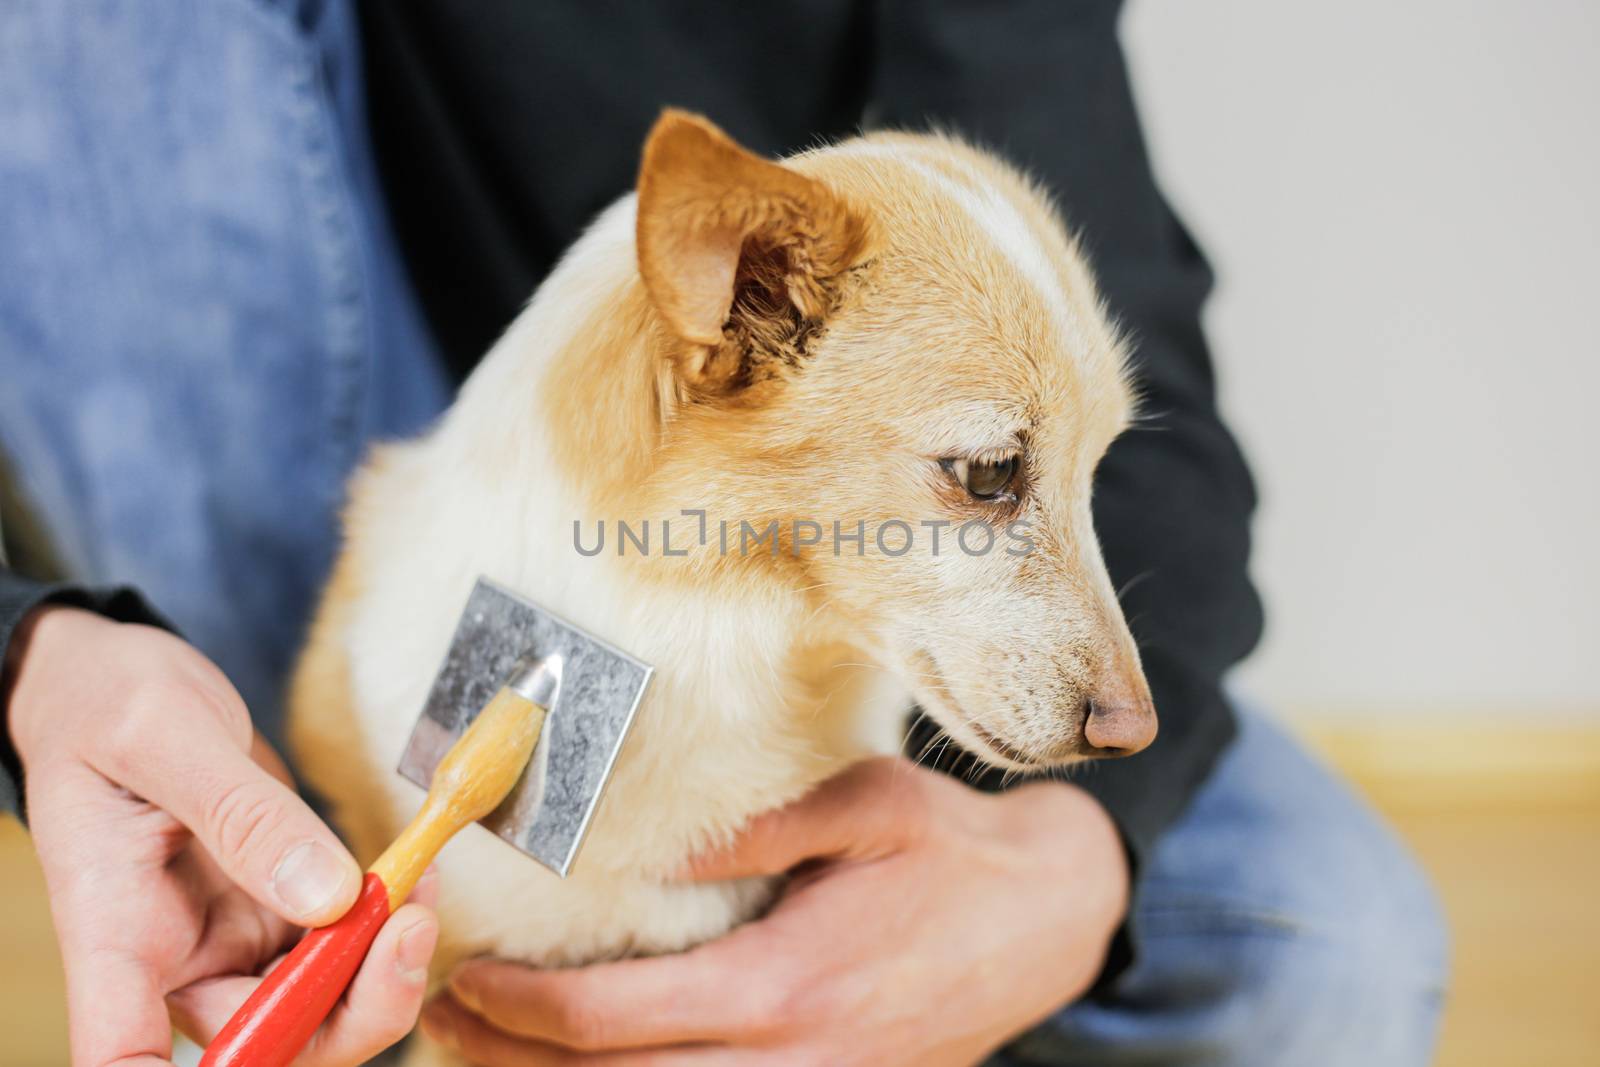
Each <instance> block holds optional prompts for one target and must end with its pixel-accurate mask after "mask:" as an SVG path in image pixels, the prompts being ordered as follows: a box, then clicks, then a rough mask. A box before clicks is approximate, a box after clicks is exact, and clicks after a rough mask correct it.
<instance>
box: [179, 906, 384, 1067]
mask: <svg viewBox="0 0 1600 1067" xmlns="http://www.w3.org/2000/svg"><path fill="white" fill-rule="evenodd" d="M388 917H389V890H388V889H387V888H386V887H385V886H384V884H383V879H381V878H379V877H378V876H377V875H375V874H368V875H367V876H366V878H365V879H364V880H363V881H362V883H361V895H360V896H359V897H357V898H356V902H355V905H354V906H353V907H352V908H351V909H350V910H349V911H347V912H345V914H344V917H343V918H341V919H340V920H339V921H338V922H336V923H332V924H330V925H328V926H324V927H321V928H319V929H316V930H312V931H311V932H310V933H308V934H306V936H305V937H303V938H301V940H300V943H299V944H298V945H296V946H295V947H294V951H293V952H291V953H289V955H288V957H287V958H285V959H284V961H283V962H282V963H280V964H278V966H277V967H275V968H273V971H272V973H271V974H269V975H267V976H266V977H265V978H263V979H262V980H261V984H260V985H258V986H256V990H255V992H254V993H251V994H250V996H249V998H248V999H246V1000H245V1002H244V1003H243V1004H242V1005H240V1006H239V1010H238V1011H236V1012H234V1013H233V1018H231V1019H229V1020H228V1025H227V1026H224V1027H223V1028H222V1032H221V1033H219V1034H218V1035H217V1036H216V1038H215V1039H213V1040H212V1042H211V1044H210V1045H209V1046H208V1047H207V1048H206V1054H205V1055H204V1056H202V1057H201V1058H200V1067H286V1065H287V1064H288V1063H290V1062H291V1061H292V1060H293V1059H294V1058H295V1057H296V1056H297V1055H299V1054H300V1050H301V1049H303V1048H305V1045H306V1042H307V1041H310V1040H311V1035H312V1034H314V1033H316V1032H317V1027H319V1026H321V1025H322V1020H324V1019H326V1018H327V1017H328V1013H329V1012H331V1011H332V1010H333V1006H334V1005H335V1004H337V1003H339V997H340V996H342V995H343V993H344V991H345V988H346V987H347V986H349V985H350V979H352V978H354V977H355V974H356V971H357V970H358V969H359V968H360V967H361V961H362V960H364V959H366V958H367V949H369V948H371V947H372V939H373V938H375V937H377V936H378V930H379V928H381V927H382V926H383V922H384V920H385V919H387V918H388Z"/></svg>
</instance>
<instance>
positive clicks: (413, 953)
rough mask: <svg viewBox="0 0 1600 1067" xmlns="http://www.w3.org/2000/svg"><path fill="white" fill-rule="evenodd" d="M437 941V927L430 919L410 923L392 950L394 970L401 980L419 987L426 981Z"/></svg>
mask: <svg viewBox="0 0 1600 1067" xmlns="http://www.w3.org/2000/svg"><path fill="white" fill-rule="evenodd" d="M438 940H439V925H438V924H437V923H435V922H433V921H432V920H431V919H423V920H422V921H420V922H415V923H412V924H411V925H410V926H408V927H407V928H406V929H405V932H403V933H402V934H401V935H400V944H399V945H398V946H396V947H395V950H394V965H395V969H396V970H398V971H399V972H400V977H401V979H402V980H404V981H405V982H407V983H408V984H410V985H421V984H422V983H423V982H426V981H427V980H428V963H429V962H430V961H431V960H432V959H433V946H434V944H435V943H436V942H437V941H438Z"/></svg>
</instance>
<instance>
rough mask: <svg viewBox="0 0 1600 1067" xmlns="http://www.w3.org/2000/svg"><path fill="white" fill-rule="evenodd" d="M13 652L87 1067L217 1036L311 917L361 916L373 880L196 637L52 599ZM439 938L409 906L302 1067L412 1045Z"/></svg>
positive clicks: (14, 701) (15, 693)
mask: <svg viewBox="0 0 1600 1067" xmlns="http://www.w3.org/2000/svg"><path fill="white" fill-rule="evenodd" d="M19 642H20V643H19ZM13 652H14V655H15V658H14V659H13V660H12V663H11V668H10V672H9V677H10V678H11V684H10V687H9V688H10V698H9V703H8V704H0V707H6V708H7V709H8V710H7V724H8V725H9V728H10V730H11V736H12V739H13V743H14V744H15V746H16V749H17V752H18V754H19V755H20V756H21V758H22V762H23V767H24V770H25V772H26V786H27V801H28V815H29V824H30V828H31V830H32V833H33V842H34V846H35V848H36V849H37V850H38V853H39V859H40V862H41V865H42V866H43V868H44V875H45V882H46V885H47V887H48V890H49V894H50V909H51V913H52V915H53V917H54V919H55V927H56V936H57V938H58V940H59V942H60V945H61V954H62V959H63V962H64V964H65V967H66V974H67V1000H68V1007H69V1014H70V1025H71V1037H72V1054H73V1062H74V1064H77V1065H80V1067H101V1065H107V1064H117V1065H119V1067H134V1065H139V1067H145V1065H152V1067H153V1065H156V1064H162V1063H166V1062H167V1061H168V1060H169V1058H170V1057H171V1054H172V1026H173V1025H176V1026H177V1027H178V1028H179V1029H180V1030H181V1031H183V1032H184V1033H185V1034H187V1035H188V1036H190V1037H192V1038H194V1039H195V1040H197V1041H208V1040H210V1038H211V1037H212V1036H213V1035H215V1034H216V1032H217V1031H218V1030H220V1029H221V1028H222V1026H223V1024H224V1023H226V1022H227V1020H228V1018H229V1017H230V1016H231V1015H232V1014H233V1011H234V1010H235V1009H236V1008H237V1007H238V1006H239V1005H240V1004H241V1003H243V1001H244V999H245V997H246V996H248V995H249V993H250V991H251V990H252V989H253V988H254V987H255V986H256V984H257V983H258V981H259V979H258V978H257V977H255V976H256V975H257V974H258V973H259V972H260V970H261V969H262V968H263V965H265V964H267V963H268V962H269V961H270V960H272V959H273V958H274V957H275V956H277V955H278V954H279V953H280V952H281V951H283V950H284V949H285V948H286V947H288V945H289V944H290V942H291V941H292V940H293V939H294V934H295V933H296V930H295V926H296V925H302V926H315V925H321V924H324V923H328V922H331V921H333V920H334V919H336V918H338V917H339V916H340V915H341V914H343V913H344V912H345V910H346V909H348V908H349V906H350V905H351V904H352V903H353V902H354V901H355V899H356V894H357V893H358V891H359V889H360V882H361V872H360V870H359V869H358V868H357V866H356V863H355V861H354V860H353V859H352V858H351V857H350V855H349V853H348V852H346V851H345V849H344V847H343V846H342V845H341V844H340V843H339V840H338V838H336V837H335V836H334V834H333V832H332V831H331V830H329V829H328V827H326V826H325V825H323V823H322V822H321V821H320V820H319V819H318V818H317V817H316V816H315V815H314V814H313V813H312V812H311V809H310V808H308V807H307V806H306V804H305V802H304V801H302V800H301V799H300V798H299V797H298V796H297V795H295V793H294V791H293V790H292V788H290V786H289V785H288V784H287V783H288V781H289V778H288V774H287V772H286V771H285V770H284V768H283V765H282V763H281V762H279V761H278V759H277V756H276V755H275V754H274V753H273V752H272V750H271V748H270V747H269V746H268V745H266V744H265V742H263V741H262V740H261V738H260V737H259V736H257V735H256V734H255V731H254V730H253V728H252V727H251V724H250V716H249V713H248V712H247V711H246V709H245V706H244V703H243V701H241V700H240V698H239V695H238V693H236V692H235V691H234V689H233V686H232V685H230V684H229V683H228V680H227V679H226V678H225V677H223V675H222V673H221V672H220V671H219V670H218V669H217V668H216V667H215V666H214V665H212V664H211V663H210V662H209V661H208V660H207V659H206V658H205V657H204V656H202V655H201V654H200V653H199V652H197V651H195V650H194V649H193V648H191V647H190V646H189V645H187V644H185V643H184V642H183V641H181V640H179V639H178V638H176V637H173V636H172V635H170V634H168V633H165V632H164V631H161V630H158V629H154V628H151V627H147V626H134V625H126V624H121V623H115V622H111V621H110V620H107V619H104V618H101V617H100V616H98V615H93V614H90V613H88V612H85V611H80V610H77V609H74V608H65V607H50V606H47V607H44V608H41V609H39V610H37V611H35V612H33V613H32V614H31V615H30V616H29V617H28V619H27V620H26V621H25V622H24V624H23V629H22V630H20V631H19V632H18V635H17V637H16V639H15V640H14V642H13ZM4 699H5V694H4V693H0V700H4ZM420 895H421V894H419V896H420ZM437 935H438V926H437V923H436V921H435V919H434V917H433V914H432V912H431V911H429V910H428V908H427V907H425V906H423V905H422V904H419V903H411V904H407V905H406V906H404V907H402V908H400V909H398V910H396V911H395V913H394V915H392V916H391V917H390V918H389V920H388V922H387V923H386V924H385V926H384V927H383V929H382V931H380V932H379V934H378V938H377V940H376V941H375V942H374V943H373V946H372V949H371V951H370V952H369V954H368V956H367V959H366V961H365V963H364V964H363V965H362V967H361V970H360V971H359V972H358V974H357V975H356V978H355V981H354V982H353V983H352V985H351V987H350V991H349V993H348V995H347V997H346V1000H345V1001H344V1002H343V1003H342V1004H341V1006H340V1007H339V1008H338V1009H336V1011H335V1012H334V1014H333V1015H332V1016H331V1017H330V1018H329V1019H328V1021H327V1022H326V1023H325V1024H324V1026H323V1028H322V1029H321V1030H320V1031H318V1033H317V1036H316V1037H315V1038H314V1039H313V1042H312V1044H311V1045H310V1046H309V1047H308V1049H307V1052H306V1054H305V1057H304V1059H302V1060H300V1061H297V1062H299V1063H303V1064H305V1065H307V1067H334V1065H341V1064H356V1063H361V1062H364V1061H365V1060H367V1059H368V1058H370V1057H371V1056H372V1055H374V1054H375V1053H377V1052H379V1051H380V1050H382V1049H384V1048H386V1047H387V1046H389V1045H391V1044H393V1043H394V1042H395V1041H397V1040H399V1039H400V1038H401V1037H402V1036H403V1035H404V1034H405V1033H406V1032H407V1031H408V1030H410V1028H411V1025H412V1023H413V1022H414V1021H415V1019H416V1016H417V1011H418V1008H419V1007H420V1006H421V1003H422V996H423V992H424V988H425V985H426V971H427V965H428V961H429V959H430V958H431V956H432V954H433V946H434V942H435V940H436V938H437ZM169 1013H170V1014H169Z"/></svg>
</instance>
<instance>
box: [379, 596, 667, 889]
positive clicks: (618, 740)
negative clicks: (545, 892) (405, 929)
mask: <svg viewBox="0 0 1600 1067" xmlns="http://www.w3.org/2000/svg"><path fill="white" fill-rule="evenodd" d="M552 660H554V661H555V662H557V663H559V667H558V668H557V669H556V670H555V671H554V672H552V671H551V670H550V669H549V667H548V663H549V662H550V661H552ZM651 671H652V668H651V667H650V666H649V665H648V664H645V663H641V662H640V661H639V660H637V659H635V658H633V657H632V656H630V655H628V654H627V653H626V652H623V651H622V650H620V649H618V648H616V647H614V646H612V645H610V644H607V643H606V642H604V641H602V640H600V639H599V638H598V637H595V636H593V635H591V634H588V633H585V632H584V631H582V630H580V629H578V628H577V627H576V626H573V625H572V624H571V623H569V622H566V621H564V620H562V619H559V618H557V617H556V616H554V615H552V614H550V613H549V612H548V611H545V610H544V609H543V608H541V607H539V606H538V605H536V604H534V603H532V602H531V601H528V600H525V599H524V598H522V597H520V596H517V595H516V594H515V593H512V592H510V591H509V590H507V589H505V588H503V587H501V586H498V585H496V584H494V583H493V582H490V581H488V580H487V579H483V578H480V579H478V584H477V585H476V586H474V587H473V590H472V595H471V596H470V597H468V598H467V606H466V609H465V610H464V611H463V612H462V613H461V620H460V621H459V622H458V623H457V624H456V632H455V636H454V637H453V638H452V639H451V641H450V648H449V650H448V651H447V652H446V653H445V657H444V663H443V664H442V665H441V666H440V668H439V673H438V675H437V676H436V677H435V678H434V680H433V689H432V691H431V692H429V694H428V702H427V704H426V705H425V706H424V707H423V709H422V716H421V718H419V719H418V720H417V725H416V727H415V728H414V729H413V730H412V731H411V740H410V741H409V742H408V743H407V744H406V750H405V754H404V755H403V756H401V758H400V768H399V770H400V773H401V774H402V775H404V776H405V777H406V778H408V779H410V780H411V781H413V782H415V783H416V784H417V785H419V786H421V787H422V788H424V789H426V788H427V787H428V783H429V782H430V781H431V780H432V778H433V769H434V767H435V766H437V765H438V763H439V760H440V759H441V758H443V756H444V754H445V752H447V751H448V750H449V748H450V746H451V745H452V744H454V743H455V740H456V738H458V737H460V736H461V734H462V733H463V732H465V731H466V728H467V727H468V726H469V725H471V724H472V720H473V719H474V718H476V717H477V715H478V712H479V711H481V710H482V709H483V706H484V705H485V704H487V703H488V702H489V699H490V698H491V697H493V696H494V695H495V693H496V692H498V691H499V690H500V687H501V686H503V685H507V684H510V685H512V686H513V688H516V687H517V685H518V684H519V683H521V684H524V685H526V686H530V687H534V688H536V689H537V690H538V691H537V693H534V692H523V693H522V695H523V696H526V697H528V698H529V699H531V700H534V701H535V702H537V703H539V704H541V705H543V706H546V707H548V708H549V714H548V715H547V716H546V718H545V724H544V730H543V732H542V733H541V734H540V736H539V743H538V745H537V746H535V748H534V750H533V757H532V758H531V759H530V760H529V761H528V769H527V770H525V771H524V772H523V774H522V780H521V781H520V782H518V783H517V786H516V788H515V789H513V790H512V791H511V795H510V796H508V797H506V799H505V801H504V803H502V804H501V805H500V806H499V807H498V808H496V809H495V810H494V811H493V812H491V813H490V814H489V815H487V816H485V817H484V818H483V819H482V820H480V821H481V822H482V824H483V825H484V826H486V827H488V828H489V829H490V830H492V831H493V832H494V833H495V834H496V835H498V836H499V837H500V838H502V839H503V840H505V841H507V842H509V843H510V844H511V845H514V846H515V847H516V848H518V849H520V850H521V851H523V852H525V853H527V854H528V855H529V856H532V857H533V858H534V859H536V860H538V861H539V862H540V863H542V864H544V865H545V866H546V867H549V868H550V869H551V870H553V871H555V872H556V873H557V874H559V875H562V876H563V877H565V876H566V873H567V872H568V871H569V870H571V868H572V862H573V860H574V859H575V858H576V857H577V854H578V848H579V846H580V845H582V844H583V835H584V832H585V831H586V830H587V829H588V827H589V820H590V818H591V817H592V816H593V815H594V809H595V806H596V805H597V804H599V803H600V795H601V793H602V792H603V791H604V789H605V785H606V782H607V780H608V779H609V778H610V776H611V768H612V766H613V765H614V764H615V763H616V759H617V753H618V752H619V751H620V750H621V748H622V741H623V739H624V738H625V737H626V736H627V734H628V727H629V726H630V725H632V723H633V716H634V713H635V712H636V711H637V710H638V708H639V701H640V699H641V698H642V697H643V696H644V690H645V686H646V685H647V684H648V683H649V681H650V674H651ZM552 693H553V695H554V698H555V703H554V706H550V705H549V704H548V703H547V699H548V698H549V696H550V695H551V694H552ZM541 698H543V699H541Z"/></svg>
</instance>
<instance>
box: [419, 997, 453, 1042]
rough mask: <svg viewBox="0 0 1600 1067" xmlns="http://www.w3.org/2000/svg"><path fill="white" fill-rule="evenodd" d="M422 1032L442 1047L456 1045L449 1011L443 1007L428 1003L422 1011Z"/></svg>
mask: <svg viewBox="0 0 1600 1067" xmlns="http://www.w3.org/2000/svg"><path fill="white" fill-rule="evenodd" d="M421 1023H422V1032H423V1033H425V1034H427V1035H428V1036H429V1037H431V1038H433V1040H435V1041H437V1042H439V1043H440V1044H444V1045H453V1044H455V1043H456V1028H455V1024H454V1023H452V1022H451V1021H450V1011H449V1009H447V1008H445V1007H444V1006H443V1005H441V1004H438V1003H437V1002H435V1003H430V1004H428V1005H427V1006H426V1007H424V1008H423V1009H422V1019H421Z"/></svg>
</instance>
